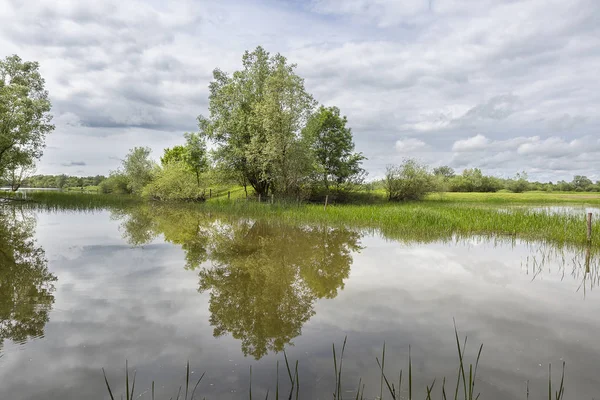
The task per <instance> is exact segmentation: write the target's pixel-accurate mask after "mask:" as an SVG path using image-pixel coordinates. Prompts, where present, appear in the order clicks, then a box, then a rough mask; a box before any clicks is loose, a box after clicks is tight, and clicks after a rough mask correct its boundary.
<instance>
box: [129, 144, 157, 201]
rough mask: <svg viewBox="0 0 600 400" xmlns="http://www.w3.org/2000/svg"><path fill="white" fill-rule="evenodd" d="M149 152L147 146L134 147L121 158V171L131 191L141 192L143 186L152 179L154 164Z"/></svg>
mask: <svg viewBox="0 0 600 400" xmlns="http://www.w3.org/2000/svg"><path fill="white" fill-rule="evenodd" d="M150 153H151V150H150V148H149V147H134V148H133V149H131V150H129V153H128V154H127V156H126V157H125V160H123V173H124V174H125V176H126V177H127V180H128V187H129V189H130V190H131V191H132V192H133V193H141V191H142V189H143V188H144V186H146V185H147V184H148V183H150V181H151V180H152V171H153V169H154V165H155V164H154V162H153V161H152V160H151V159H150Z"/></svg>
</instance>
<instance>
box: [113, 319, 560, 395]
mask: <svg viewBox="0 0 600 400" xmlns="http://www.w3.org/2000/svg"><path fill="white" fill-rule="evenodd" d="M454 335H455V340H456V349H457V353H458V359H457V367H456V371H457V378H456V384H455V385H454V386H453V387H452V386H448V384H447V382H448V381H447V380H446V378H445V377H444V378H443V379H442V383H441V387H440V389H439V390H438V391H437V392H435V393H437V394H438V397H437V398H439V399H441V400H448V399H452V400H479V399H480V398H482V399H483V397H482V396H481V393H480V392H478V391H477V390H476V383H477V370H478V367H479V362H480V359H481V356H482V352H483V344H482V345H480V346H479V351H478V352H477V356H476V358H475V363H474V364H473V363H469V364H467V361H466V349H467V337H466V336H465V338H464V340H462V341H461V340H460V335H459V333H458V330H457V329H456V325H455V327H454ZM346 344H347V337H346V338H344V342H343V344H342V346H341V351H340V353H339V358H338V353H337V352H336V346H335V344H333V346H332V358H333V373H334V387H333V392H332V397H333V400H343V399H344V398H349V397H347V396H348V395H346V397H344V394H343V393H342V381H343V379H342V378H343V374H342V371H343V361H344V353H345V349H346ZM283 356H284V362H285V367H286V370H287V375H288V378H289V381H290V391H289V393H280V384H279V361H277V369H276V376H275V399H276V400H279V398H280V395H281V398H282V399H288V400H292V399H296V400H297V399H298V398H299V396H300V379H299V374H298V361H296V362H295V366H294V369H293V372H292V368H291V366H290V362H289V360H288V357H287V353H286V352H285V351H284V352H283ZM385 358H386V350H385V343H384V345H383V351H382V356H381V360H380V359H379V358H378V357H376V358H375V361H376V365H377V370H378V372H379V373H380V375H381V385H380V393H379V396H378V397H376V399H379V400H382V399H384V398H386V397H387V398H389V399H391V400H400V399H408V400H416V399H425V400H432V399H433V398H434V397H435V393H434V388H435V384H436V382H437V380H436V379H433V380H432V381H431V384H429V385H425V388H424V389H423V390H422V391H421V392H420V393H416V391H415V390H414V381H413V367H412V356H411V355H410V348H409V356H408V366H407V368H408V377H407V379H406V380H403V371H402V370H400V372H399V374H398V380H397V382H398V383H397V385H396V382H392V380H391V377H390V376H389V375H388V374H387V373H386V371H385ZM102 372H103V374H104V381H105V384H106V388H107V391H108V394H109V396H110V398H111V400H115V395H114V393H115V392H114V390H113V388H112V387H111V385H110V383H109V382H108V379H107V378H106V373H105V372H104V369H102ZM204 376H205V374H204V373H203V374H202V376H201V377H200V379H198V381H197V382H196V385H195V386H194V388H193V390H192V391H191V395H190V396H189V397H188V393H189V390H188V389H189V384H190V364H189V362H188V363H187V367H186V374H185V391H184V392H183V393H184V395H182V389H183V386H180V387H179V390H178V391H177V394H176V396H173V397H171V399H175V400H180V399H181V400H188V399H189V400H194V399H195V398H196V397H195V396H196V389H197V388H198V386H199V385H200V383H201V381H202V379H203V378H204ZM129 387H130V386H129V368H128V364H127V362H126V363H125V399H126V400H132V399H133V398H134V388H135V372H134V374H133V382H132V385H131V390H130V389H129ZM269 393H270V391H269V390H267V392H266V394H265V397H264V398H265V400H268V399H269ZM364 393H365V385H364V384H363V381H362V378H359V381H358V386H357V389H356V391H355V393H354V394H352V397H353V398H354V399H355V400H365V394H364ZM524 395H525V396H526V399H529V396H530V393H529V383H527V387H526V393H525V394H524ZM143 396H144V394H140V395H138V396H136V397H135V398H136V399H138V398H143ZM151 396H152V397H151V399H152V400H155V397H154V381H153V382H152V389H151ZM253 396H254V397H256V396H255V395H254V394H253V391H252V367H250V382H249V390H248V398H249V399H250V400H252V399H253V398H254V397H253ZM564 396H565V363H564V362H563V364H562V374H561V378H560V382H559V384H558V389H557V390H556V391H553V390H552V366H551V365H550V366H549V369H548V400H564ZM326 397H328V396H327V395H324V398H326ZM202 398H203V399H205V397H202ZM260 398H263V397H262V395H261V397H260Z"/></svg>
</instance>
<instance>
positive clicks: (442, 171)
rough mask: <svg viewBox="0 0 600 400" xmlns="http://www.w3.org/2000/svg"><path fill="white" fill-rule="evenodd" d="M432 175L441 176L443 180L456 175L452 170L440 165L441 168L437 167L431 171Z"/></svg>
mask: <svg viewBox="0 0 600 400" xmlns="http://www.w3.org/2000/svg"><path fill="white" fill-rule="evenodd" d="M433 174H434V175H435V176H441V177H443V178H445V179H450V178H452V177H453V176H455V175H456V173H455V172H454V169H452V168H450V167H449V166H447V165H442V166H441V167H437V168H434V169H433Z"/></svg>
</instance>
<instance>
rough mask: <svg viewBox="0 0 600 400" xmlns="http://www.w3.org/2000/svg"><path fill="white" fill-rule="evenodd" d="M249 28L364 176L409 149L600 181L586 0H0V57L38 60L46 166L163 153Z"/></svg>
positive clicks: (89, 165)
mask: <svg viewBox="0 0 600 400" xmlns="http://www.w3.org/2000/svg"><path fill="white" fill-rule="evenodd" d="M259 45H261V46H263V47H265V48H266V49H267V50H268V51H270V52H271V53H277V52H279V53H281V54H283V55H284V56H286V57H287V58H288V60H289V61H290V62H292V63H295V64H297V73H298V74H299V75H300V76H302V77H303V78H304V79H305V86H306V88H307V90H308V91H309V92H310V93H312V94H313V96H314V97H315V99H316V100H318V101H319V103H321V104H324V105H326V106H338V107H339V108H340V109H341V111H342V113H343V114H344V115H346V116H347V117H348V121H349V125H350V126H351V127H352V131H353V133H354V139H355V143H356V150H357V151H359V152H362V153H363V154H364V155H365V156H366V157H367V158H368V160H367V161H365V163H364V167H365V169H366V170H367V171H368V172H369V177H370V178H371V179H375V178H379V177H381V176H382V175H383V173H384V171H385V168H386V166H387V165H389V164H397V163H400V162H401V161H402V160H403V159H405V158H416V159H418V160H420V161H421V162H423V163H426V164H429V165H431V166H432V167H435V166H439V165H449V166H451V167H453V168H455V169H456V170H457V171H462V170H463V169H464V168H471V167H479V168H481V169H482V170H483V171H484V172H485V173H488V174H491V175H496V176H502V177H509V176H513V175H514V174H515V173H516V172H519V171H523V170H525V171H527V172H528V173H529V176H530V177H531V178H534V179H539V180H546V181H548V180H551V181H557V180H559V179H566V180H570V179H571V178H572V177H573V175H577V174H583V175H587V176H588V177H590V178H592V179H594V180H600V113H599V111H600V79H599V75H598V74H599V71H600V2H599V1H598V0H569V1H564V0H478V1H473V0H370V1H368V0H279V1H276V0H218V1H217V0H215V1H203V0H182V1H171V0H169V1H159V0H151V1H141V0H97V1H94V2H83V1H80V0H0V57H1V58H4V57H5V56H8V55H11V54H18V55H19V56H21V57H22V58H23V59H24V60H28V61H29V60H34V61H38V62H39V63H40V70H41V72H42V75H43V76H44V77H45V79H46V86H47V89H48V90H49V93H50V97H51V99H52V103H53V110H52V113H53V115H54V123H55V125H56V129H55V131H54V132H53V133H52V134H51V135H50V136H48V139H47V148H46V151H45V154H44V156H43V158H42V159H41V161H40V163H39V165H38V170H37V171H38V173H43V174H58V173H66V174H70V175H96V174H107V173H108V172H109V171H110V170H114V169H116V168H118V166H119V164H120V160H121V159H123V157H124V156H125V155H126V154H127V152H128V150H129V149H130V148H132V147H134V146H149V147H151V148H152V150H153V157H154V158H156V159H158V158H159V157H160V155H161V153H162V151H163V149H164V148H165V147H169V146H173V145H176V144H181V143H182V142H183V133H184V132H188V131H196V130H197V123H196V117H197V116H198V115H201V114H202V115H207V112H208V111H207V107H208V84H209V83H210V81H211V79H212V71H213V70H214V69H215V68H217V67H218V68H220V69H222V70H224V71H227V72H233V71H235V70H237V69H240V68H241V57H242V54H243V52H244V51H245V50H253V49H254V48H255V47H256V46H259Z"/></svg>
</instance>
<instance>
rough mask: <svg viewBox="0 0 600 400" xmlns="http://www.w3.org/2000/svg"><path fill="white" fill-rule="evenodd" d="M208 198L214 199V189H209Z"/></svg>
mask: <svg viewBox="0 0 600 400" xmlns="http://www.w3.org/2000/svg"><path fill="white" fill-rule="evenodd" d="M208 198H209V199H212V189H208Z"/></svg>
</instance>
